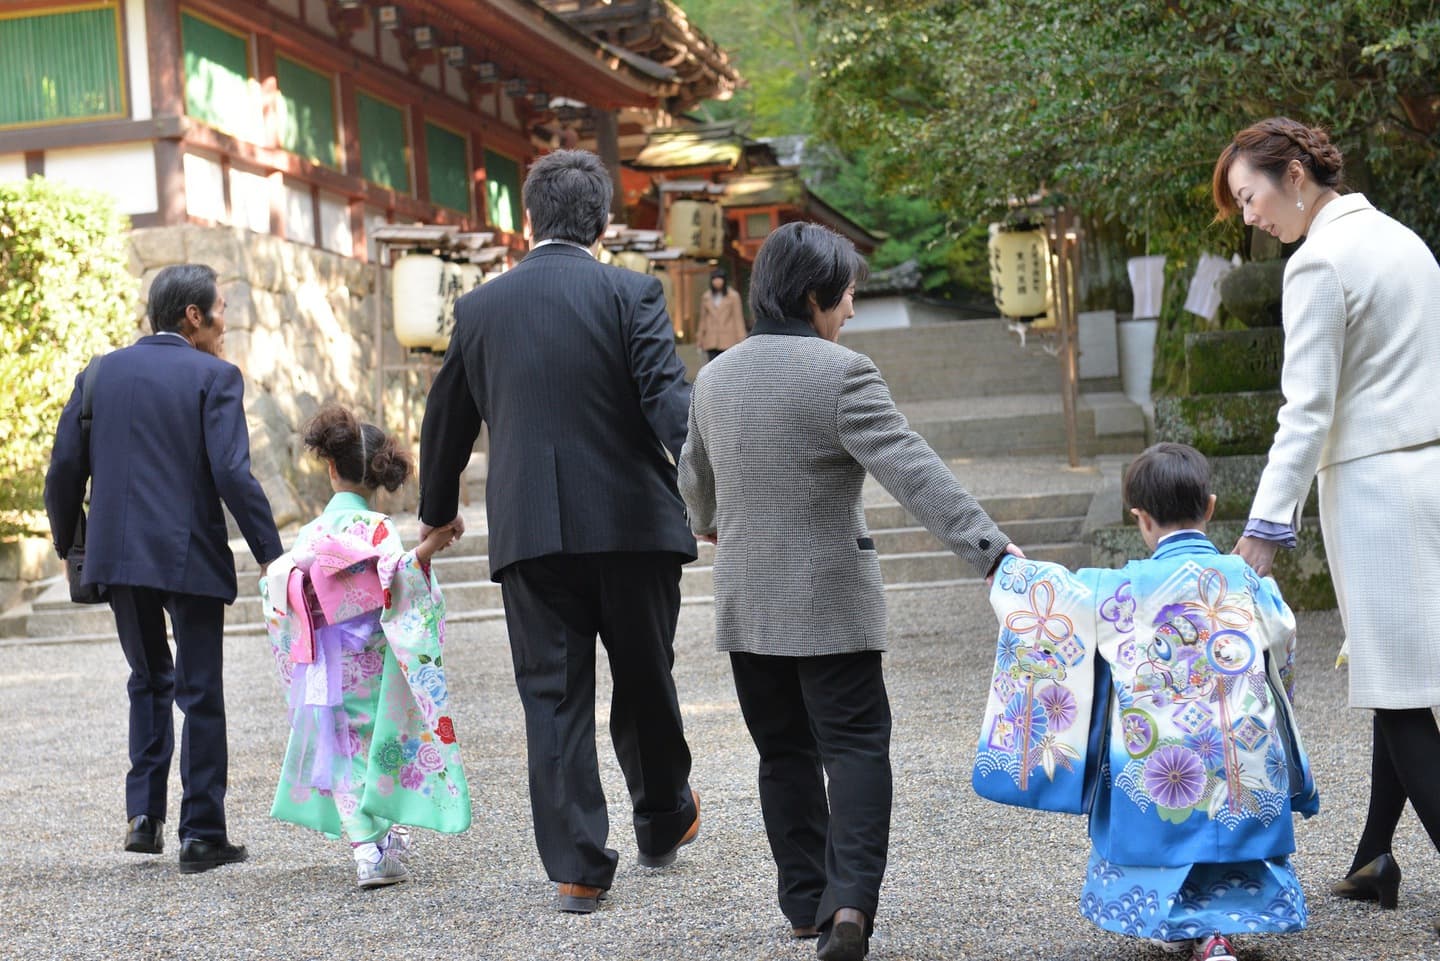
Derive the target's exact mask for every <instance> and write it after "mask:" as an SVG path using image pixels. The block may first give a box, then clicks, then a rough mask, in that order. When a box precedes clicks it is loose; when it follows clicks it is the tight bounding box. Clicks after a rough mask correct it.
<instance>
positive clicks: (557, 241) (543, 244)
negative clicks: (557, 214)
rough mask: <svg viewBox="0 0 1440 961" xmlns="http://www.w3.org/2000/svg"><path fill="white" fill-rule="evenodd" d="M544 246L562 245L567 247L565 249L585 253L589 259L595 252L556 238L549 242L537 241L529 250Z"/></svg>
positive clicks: (581, 245)
mask: <svg viewBox="0 0 1440 961" xmlns="http://www.w3.org/2000/svg"><path fill="white" fill-rule="evenodd" d="M546 244H564V245H565V246H567V247H574V248H575V249H576V250H583V251H585V252H586V253H587V254H589V255H590V256H591V257H594V256H595V251H593V250H591V249H590V248H589V247H586V246H585V245H584V244H577V243H576V242H575V241H573V240H561V239H560V238H558V237H551V238H550V239H549V240H537V241H536V242H535V243H534V244H533V245H532V246H531V247H530V249H531V250H539V249H540V248H541V247H544V246H545V245H546Z"/></svg>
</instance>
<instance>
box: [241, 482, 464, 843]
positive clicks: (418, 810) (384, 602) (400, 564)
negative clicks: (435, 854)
mask: <svg viewBox="0 0 1440 961" xmlns="http://www.w3.org/2000/svg"><path fill="white" fill-rule="evenodd" d="M317 555H318V558H320V559H323V560H324V561H327V562H328V563H329V564H330V567H328V568H325V567H324V565H323V564H322V562H321V560H319V559H317ZM337 558H338V561H337ZM352 559H353V560H354V563H353V564H349V566H348V567H345V566H344V565H346V564H347V563H349V562H350V561H351V560H352ZM342 567H343V569H338V568H342ZM322 568H324V569H325V570H326V571H332V572H334V573H336V574H337V577H336V578H331V577H329V576H328V575H327V576H325V577H324V578H323V579H322V574H321V572H322ZM294 571H303V572H305V573H304V579H303V583H304V592H305V593H304V597H305V599H306V601H308V603H306V604H305V606H306V607H308V612H307V611H306V610H299V609H297V608H299V607H300V606H301V604H297V603H296V600H297V597H296V595H294V594H291V595H289V596H287V591H286V584H287V577H289V576H290V575H291V572H294ZM347 575H352V579H351V580H348V581H347V580H345V577H346V576H347ZM337 585H338V586H337ZM355 585H361V586H355ZM291 589H292V591H293V590H294V588H293V586H292V588H291ZM260 594H261V600H262V603H263V606H264V610H265V619H266V627H267V629H268V633H269V636H270V643H271V647H272V650H273V653H274V655H275V662H276V666H277V667H278V669H279V673H280V682H281V685H282V687H283V688H284V689H285V691H286V693H287V698H288V700H289V704H290V716H291V724H292V730H291V735H290V740H289V744H288V745H287V747H286V751H285V762H284V765H283V767H282V769H281V775H280V784H279V786H278V788H277V789H276V792H275V804H274V807H273V808H272V809H271V814H272V815H273V816H274V817H276V818H278V819H279V820H282V821H289V822H292V823H294V824H299V825H302V826H304V827H308V828H314V829H315V830H317V831H323V832H324V833H325V834H327V835H329V836H330V837H335V838H338V837H340V836H342V835H343V836H344V837H346V838H347V839H349V840H350V841H352V842H363V841H375V840H378V839H380V838H382V837H384V835H385V833H386V832H387V831H388V830H389V829H390V826H391V825H392V824H405V825H412V826H415V827H423V828H430V829H432V830H435V831H444V832H449V833H458V832H460V831H464V830H465V829H466V828H467V827H469V826H470V791H469V788H468V787H467V785H466V783H465V773H464V770H463V769H462V768H461V764H460V750H459V746H458V745H457V744H456V743H455V726H454V723H453V722H452V721H451V718H450V715H449V713H448V711H447V702H448V697H447V693H446V687H445V670H444V666H443V662H442V658H441V649H442V647H443V645H444V639H445V599H444V597H443V595H442V594H441V592H440V585H439V584H438V583H437V582H436V580H435V578H434V575H433V574H432V573H431V572H430V571H428V570H427V569H425V568H423V567H422V566H421V565H420V563H419V562H418V561H417V560H416V558H415V553H414V551H407V550H404V548H403V547H402V545H401V543H400V538H399V537H398V536H397V535H396V534H395V531H394V525H393V523H392V522H391V521H390V520H389V518H387V517H385V516H384V515H383V514H377V513H375V512H374V511H372V510H370V507H369V504H367V503H366V501H365V499H364V498H362V497H360V496H359V495H358V494H351V493H338V494H336V495H335V496H334V497H333V498H332V499H331V501H330V503H329V504H328V505H327V506H326V508H325V512H324V513H323V514H321V515H320V516H319V517H318V518H316V519H315V520H314V521H312V522H311V523H309V524H307V525H306V526H305V527H304V528H302V529H301V531H300V534H299V536H298V537H297V538H296V541H295V545H294V547H293V548H292V550H291V552H290V553H289V554H287V555H285V556H284V557H282V558H280V559H279V560H278V561H276V562H275V563H274V564H272V565H271V567H270V570H269V572H268V573H267V575H266V576H265V577H262V578H261V582H260ZM317 595H321V596H323V597H324V598H325V601H326V602H327V603H325V604H324V605H323V606H324V608H325V610H328V613H329V615H330V616H329V617H328V618H327V617H326V616H325V613H324V611H322V609H321V608H322V605H321V603H320V602H319V600H318V598H317ZM307 616H308V617H309V621H307V620H306V618H307ZM312 636H313V638H314V640H313V641H311V640H310V638H311V637H312ZM307 642H309V645H310V646H309V647H308V648H307ZM307 650H309V651H310V652H311V653H305V652H306V651H307ZM297 652H299V653H297ZM297 658H298V659H299V663H297ZM327 690H328V692H329V695H328V699H327V696H326V691H327Z"/></svg>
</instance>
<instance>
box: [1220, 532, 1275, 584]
mask: <svg viewBox="0 0 1440 961" xmlns="http://www.w3.org/2000/svg"><path fill="white" fill-rule="evenodd" d="M1279 549H1280V545H1279V544H1277V543H1275V542H1274V541H1267V540H1265V539H1264V538H1263V537H1242V538H1240V539H1239V540H1238V541H1236V542H1235V549H1234V550H1233V551H1231V553H1232V554H1239V555H1240V556H1241V557H1242V558H1244V559H1245V563H1246V564H1249V565H1250V566H1251V567H1252V568H1253V569H1254V571H1255V573H1256V574H1259V575H1260V576H1261V577H1269V576H1270V572H1271V571H1273V570H1274V569H1275V552H1276V551H1278V550H1279Z"/></svg>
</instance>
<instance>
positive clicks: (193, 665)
mask: <svg viewBox="0 0 1440 961" xmlns="http://www.w3.org/2000/svg"><path fill="white" fill-rule="evenodd" d="M109 591H110V610H111V611H112V612H114V614H115V628H116V630H117V632H118V633H119V635H120V649H121V650H122V651H124V652H125V661H126V663H128V664H129V665H130V682H129V685H128V689H129V692H130V773H129V774H128V775H126V777H125V816H126V817H127V818H134V817H139V816H140V815H142V814H148V815H149V816H150V817H153V818H159V819H161V820H165V819H166V816H165V810H166V799H165V793H166V790H165V789H166V782H167V781H168V780H169V778H170V758H171V756H172V755H173V754H174V751H175V718H174V706H175V705H177V704H178V705H179V706H180V710H181V712H183V713H184V715H185V720H184V723H183V725H182V727H181V731H180V783H181V784H182V785H183V789H184V790H183V795H182V797H181V800H180V828H179V831H178V835H179V837H180V839H181V840H182V841H184V840H190V839H196V840H201V841H212V842H213V841H224V840H226V835H225V787H226V780H227V778H228V767H229V752H228V747H227V745H226V741H225V685H224V673H223V666H224V665H223V645H224V637H225V602H224V601H222V600H220V598H218V597H201V596H199V595H195V594H174V593H169V592H166V591H159V590H155V589H153V588H148V587H126V586H123V585H122V586H111V587H110V588H109ZM167 613H168V614H169V615H170V625H171V629H172V631H173V632H174V635H175V655H174V657H173V659H172V657H171V655H170V642H169V641H168V640H167V639H166V637H165V615H166V614H167Z"/></svg>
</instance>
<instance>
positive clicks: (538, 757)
mask: <svg viewBox="0 0 1440 961" xmlns="http://www.w3.org/2000/svg"><path fill="white" fill-rule="evenodd" d="M611 191H612V186H611V181H610V177H609V175H608V173H607V172H606V170H605V168H604V166H602V165H601V163H600V161H599V159H598V158H596V157H595V155H594V154H591V153H588V152H586V151H579V150H562V151H557V152H555V153H552V154H548V155H546V156H545V157H542V158H541V159H540V160H539V161H537V162H536V164H535V165H534V167H533V168H532V169H531V171H530V174H529V176H528V178H527V179H526V181H525V187H524V202H525V208H526V213H527V215H528V217H529V221H530V226H531V232H532V235H533V236H534V238H535V245H534V248H533V249H532V250H531V251H530V253H529V254H528V255H527V256H526V257H525V259H524V260H523V261H521V263H520V264H518V265H517V266H516V267H515V268H514V269H513V270H510V271H508V272H506V273H505V274H503V275H501V276H500V277H498V278H496V279H495V280H492V281H490V282H489V283H487V284H485V286H483V287H481V288H479V289H477V290H475V291H472V292H471V293H469V294H467V295H466V296H465V297H463V298H461V300H460V301H459V302H458V303H457V304H456V307H455V332H454V336H453V338H452V340H451V343H450V349H449V351H448V352H447V353H446V355H445V362H444V364H443V365H442V366H441V368H440V372H439V374H438V375H437V376H436V378H435V383H434V386H433V387H432V388H431V390H430V397H429V400H428V402H427V404H426V408H425V421H424V426H423V428H422V433H421V442H420V519H421V522H422V525H423V526H422V531H426V530H428V529H429V528H431V527H439V526H442V525H444V524H448V523H451V522H452V521H456V520H459V514H458V497H459V477H460V471H461V470H462V469H463V468H464V467H465V464H466V463H467V461H468V460H469V457H470V452H471V448H472V447H473V445H474V443H475V438H476V437H477V435H478V434H479V431H480V425H481V423H482V422H484V423H486V424H488V425H489V428H490V461H489V476H488V483H487V487H486V491H487V492H486V499H485V507H486V514H487V519H488V523H489V534H490V570H491V576H492V577H493V578H494V579H495V580H497V581H499V582H500V585H501V590H502V596H503V597H504V602H505V620H506V625H507V626H508V628H509V632H510V649H511V653H512V656H513V659H514V663H515V681H516V684H517V686H518V687H519V690H520V700H521V703H522V704H523V705H524V708H525V728H526V737H527V742H528V749H529V765H530V806H531V810H532V812H533V814H534V818H535V839H536V843H537V845H538V846H539V849H540V857H541V860H542V861H543V862H544V864H545V869H546V871H547V872H548V874H549V876H550V879H551V880H552V881H555V882H557V884H558V891H557V897H558V906H559V908H560V909H561V910H562V911H573V912H578V913H584V912H589V911H593V910H595V908H596V906H597V904H598V902H599V899H600V898H601V897H602V896H603V894H604V892H605V890H606V889H608V888H609V887H610V884H611V881H612V880H613V878H614V876H615V866H616V863H617V860H618V854H617V853H616V852H615V851H614V850H613V849H611V848H609V847H607V846H606V837H607V834H608V831H609V822H608V819H607V817H606V811H605V796H604V793H603V791H602V789H601V785H600V775H599V767H598V762H597V758H596V751H595V638H596V636H597V635H598V636H599V638H600V641H601V643H603V644H604V645H605V650H606V653H607V654H608V656H609V660H610V668H611V674H612V675H613V678H614V695H613V698H612V700H611V705H610V734H611V738H612V740H613V741H614V744H615V753H616V755H617V757H618V759H619V761H620V766H621V768H622V769H623V771H624V772H625V780H626V784H627V785H628V786H629V789H630V797H631V801H632V806H633V810H634V825H635V838H636V846H637V848H638V849H639V861H640V863H641V864H642V865H645V866H648V867H663V866H664V865H667V864H669V863H670V862H671V861H673V860H674V859H675V852H676V850H677V849H678V848H679V847H680V846H681V845H683V844H687V843H689V842H690V841H691V840H693V839H694V838H695V836H696V834H697V833H698V831H699V827H700V812H699V801H698V798H697V797H696V795H695V794H694V792H693V791H692V790H691V788H690V785H689V775H690V750H689V747H688V746H687V745H686V743H685V736H684V731H683V728H682V725H681V720H680V706H679V701H678V699H677V697H676V694H675V682H674V680H673V678H672V676H671V666H672V665H673V663H674V658H675V655H674V639H675V623H676V620H677V618H678V616H679V608H680V567H681V565H682V564H684V563H685V562H687V561H690V560H693V559H694V558H695V538H694V536H693V535H692V534H691V533H690V529H689V526H688V524H687V523H686V520H685V507H684V504H683V503H682V502H681V500H680V495H679V493H678V492H677V491H676V486H675V460H676V459H677V458H678V457H679V456H680V450H681V447H682V446H683V445H684V442H685V431H686V422H687V418H688V414H689V406H690V385H689V384H688V383H686V381H685V379H684V374H685V370H684V367H683V365H682V364H681V363H680V360H679V358H678V357H677V356H676V355H675V341H674V334H673V333H672V330H671V327H670V319H669V316H668V315H667V313H666V310H665V299H664V296H663V294H662V292H661V288H660V282H659V281H658V280H656V279H655V278H654V277H649V276H646V275H643V274H639V273H635V272H632V271H627V270H623V269H620V268H617V267H609V266H606V265H603V264H600V263H598V262H596V260H595V258H594V256H593V255H592V253H591V247H592V246H593V245H594V243H595V242H596V241H597V240H598V239H599V237H600V235H601V233H602V232H603V231H604V229H605V227H606V225H607V223H608V220H609V209H610V199H611ZM422 536H423V534H422Z"/></svg>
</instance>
